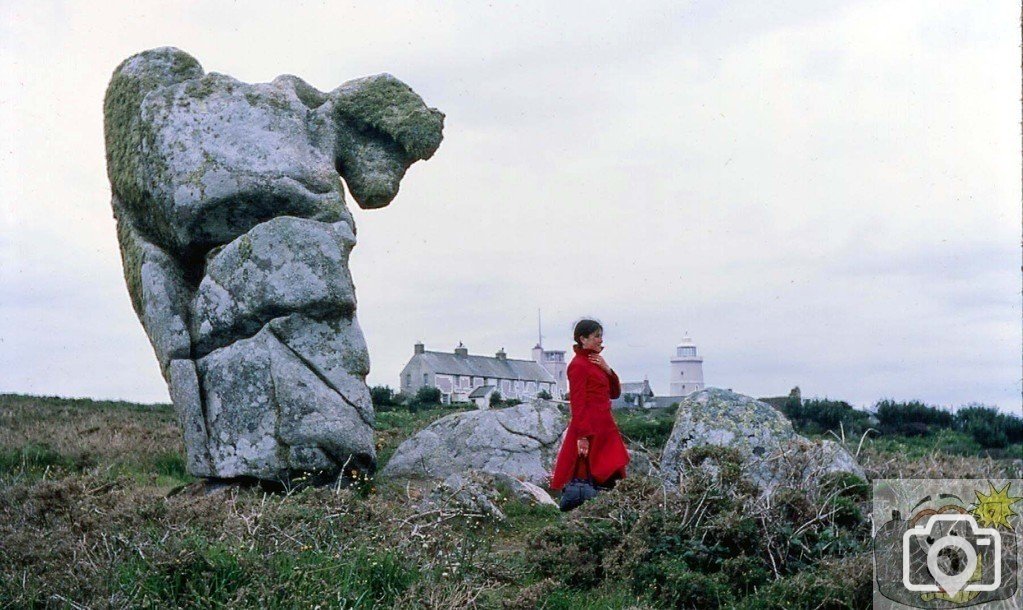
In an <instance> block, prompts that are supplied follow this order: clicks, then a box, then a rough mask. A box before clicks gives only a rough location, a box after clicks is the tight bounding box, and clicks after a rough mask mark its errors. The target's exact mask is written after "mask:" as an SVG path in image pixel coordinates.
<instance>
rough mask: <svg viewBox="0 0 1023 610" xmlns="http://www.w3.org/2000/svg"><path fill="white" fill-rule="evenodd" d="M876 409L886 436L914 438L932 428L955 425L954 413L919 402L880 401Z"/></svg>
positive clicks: (882, 430)
mask: <svg viewBox="0 0 1023 610" xmlns="http://www.w3.org/2000/svg"><path fill="white" fill-rule="evenodd" d="M874 407H875V410H876V414H877V420H878V422H879V426H880V428H881V432H882V433H884V434H904V435H907V436H912V435H914V434H921V433H926V432H927V431H929V429H930V428H951V427H952V425H953V423H954V418H953V416H952V413H950V412H948V411H945V410H942V409H939V408H937V407H931V406H928V405H925V404H924V403H922V402H920V401H919V400H912V401H909V402H895V401H894V400H891V399H887V398H886V399H884V400H879V401H878V402H877V403H876V404H875V405H874ZM921 424H923V426H926V428H924V427H922V426H921Z"/></svg>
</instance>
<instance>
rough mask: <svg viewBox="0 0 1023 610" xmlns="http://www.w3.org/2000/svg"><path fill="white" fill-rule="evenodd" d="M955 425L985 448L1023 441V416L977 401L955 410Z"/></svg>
mask: <svg viewBox="0 0 1023 610" xmlns="http://www.w3.org/2000/svg"><path fill="white" fill-rule="evenodd" d="M955 427H956V428H957V429H959V430H962V431H963V432H965V433H967V434H969V435H970V436H972V437H973V440H975V441H977V443H979V444H980V446H981V447H984V448H985V449H1002V448H1005V447H1007V446H1009V445H1010V444H1013V443H1020V442H1023V418H1019V417H1016V416H1013V415H1008V414H1006V413H1002V412H1000V411H999V410H998V409H997V408H995V407H989V406H986V405H982V404H978V403H971V404H969V405H966V406H965V407H962V408H960V409H959V410H958V411H956V414H955Z"/></svg>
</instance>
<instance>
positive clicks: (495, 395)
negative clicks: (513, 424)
mask: <svg viewBox="0 0 1023 610" xmlns="http://www.w3.org/2000/svg"><path fill="white" fill-rule="evenodd" d="M502 402H504V401H503V400H502V399H501V393H500V392H498V391H497V390H494V391H493V392H491V394H490V406H491V407H500V406H501V403H502Z"/></svg>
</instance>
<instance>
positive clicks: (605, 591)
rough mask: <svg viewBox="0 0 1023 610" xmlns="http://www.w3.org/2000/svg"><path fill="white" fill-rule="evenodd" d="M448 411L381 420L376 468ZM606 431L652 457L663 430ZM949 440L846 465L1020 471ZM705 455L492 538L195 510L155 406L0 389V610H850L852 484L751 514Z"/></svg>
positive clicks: (403, 513)
mask: <svg viewBox="0 0 1023 610" xmlns="http://www.w3.org/2000/svg"><path fill="white" fill-rule="evenodd" d="M450 412H451V410H450V409H443V408H438V409H432V410H424V411H419V412H417V413H414V414H413V413H408V412H402V411H392V412H386V413H379V414H378V437H377V438H378V453H379V455H380V456H381V460H382V462H381V463H383V461H385V460H386V459H387V457H388V456H389V455H391V454H392V453H393V451H394V448H395V447H396V446H397V445H398V444H399V443H400V442H401V441H402V440H404V439H405V438H407V437H408V436H409V435H411V434H413V433H414V432H415V431H416V430H418V429H421V428H422V427H423V426H425V425H426V424H427V423H429V422H430V421H433V420H434V419H436V418H438V417H441V416H443V415H445V414H447V413H450ZM615 417H616V419H617V420H618V421H619V423H620V426H621V429H622V431H623V433H624V434H625V435H626V436H627V437H628V438H629V439H630V440H632V441H634V442H636V443H641V444H642V445H644V446H646V447H648V448H651V449H653V451H652V455H651V457H652V459H653V461H655V462H656V460H657V458H658V455H657V448H658V447H660V446H661V444H663V440H664V439H665V438H667V434H668V433H669V432H670V427H671V414H670V413H663V412H662V413H637V414H624V413H617V412H616V414H615ZM858 440H859V439H856V442H858ZM948 440H949V439H946V438H944V437H935V438H931V439H928V438H925V437H922V438H915V439H912V441H911V442H910V444H904V443H900V442H899V440H898V439H897V438H885V439H883V440H877V441H874V440H867V441H865V442H864V446H863V447H862V450H861V452H860V458H861V462H862V463H863V464H864V466H865V468H866V470H867V472H868V473H869V475H870V476H872V477H892V476H902V477H932V476H934V477H940V476H957V477H961V476H1000V475H1011V476H1020V474H1021V473H1020V472H1019V468H1020V467H1019V465H1018V464H1016V463H1013V462H1011V461H1009V460H996V459H992V458H990V457H988V458H981V457H977V456H974V455H966V454H964V453H968V452H964V451H959V453H957V454H956V455H949V454H946V453H943V452H942V449H941V448H942V447H943V446H945V445H947V444H948ZM928 443H932V444H931V445H930V446H929V445H928ZM850 448H851V449H852V450H853V451H855V450H856V446H855V442H853V441H850ZM960 449H962V447H960ZM690 457H692V458H693V459H694V460H695V461H698V460H699V459H700V458H701V456H700V455H692V456H690ZM704 457H705V456H704ZM713 457H715V458H716V459H718V460H719V462H720V463H722V464H724V465H725V466H726V467H725V468H723V469H722V472H723V475H722V477H721V478H720V479H719V480H707V479H706V477H703V478H700V477H701V476H702V475H700V474H699V473H693V477H692V478H691V479H690V481H689V485H688V486H687V489H686V491H685V492H684V493H682V494H680V495H678V496H667V495H665V494H663V493H662V492H661V489H660V487H659V486H658V485H657V484H656V483H655V482H654V481H651V480H647V479H645V478H643V477H638V476H631V477H630V478H629V479H627V480H625V481H623V482H621V483H620V484H619V486H618V488H617V489H615V490H614V491H613V492H611V493H608V494H603V495H602V496H600V497H599V498H598V499H596V500H594V501H592V502H590V503H588V504H586V505H584V506H583V507H582V508H580V509H578V510H576V511H574V512H572V513H568V514H561V513H559V512H558V511H557V510H556V509H552V508H539V507H531V506H527V505H525V504H521V503H519V502H517V501H516V500H513V499H504V500H503V506H502V509H503V511H504V512H505V513H506V515H507V517H508V519H507V520H506V521H503V522H498V521H494V520H493V519H491V518H489V517H486V516H483V515H477V514H473V513H471V512H469V511H466V510H459V509H454V508H451V507H446V508H442V509H440V510H435V511H426V512H417V510H416V508H415V505H416V501H417V500H418V499H419V498H420V497H421V495H422V494H423V493H424V490H423V489H420V488H418V487H415V486H411V485H410V486H407V487H406V486H400V487H399V486H395V485H392V484H389V483H386V482H380V481H375V480H366V481H364V482H362V483H361V484H359V485H356V486H354V487H351V488H347V489H337V488H330V487H328V488H317V489H305V490H299V491H292V492H290V493H278V494H268V493H264V492H263V491H262V490H260V489H259V488H258V487H254V488H228V489H225V490H222V491H219V492H217V493H212V494H209V495H205V494H203V493H201V491H200V490H199V486H197V485H193V484H192V483H194V480H193V479H192V478H191V477H189V476H188V475H187V474H186V473H185V471H184V460H183V455H182V444H181V435H180V432H179V430H178V427H177V424H176V421H175V418H174V413H173V410H172V409H171V407H170V406H169V405H152V406H144V405H134V404H130V403H121V402H96V401H89V400H67V399H59V398H40V397H28V396H16V395H0V548H2V549H3V552H4V555H5V557H4V559H5V561H4V562H2V563H0V607H44V606H45V607H58V608H59V607H76V606H75V604H78V605H80V606H86V607H126V606H130V607H138V606H142V607H161V608H162V607H196V608H198V607H202V608H208V607H238V608H241V607H270V608H275V607H276V608H284V607H289V608H290V607H310V608H312V607H316V606H320V607H344V608H389V607H399V608H450V607H476V608H501V609H510V608H549V609H556V608H566V609H567V608H573V609H575V608H671V607H698V608H715V607H727V608H849V607H852V608H861V607H869V599H870V558H869V555H868V538H867V536H868V533H869V524H868V523H867V521H866V515H867V514H868V513H869V506H868V505H867V504H866V498H867V497H868V496H867V495H866V490H865V489H864V487H863V486H862V485H861V484H859V482H857V481H850V480H838V479H836V480H833V481H830V482H829V484H828V485H825V486H822V487H821V488H820V489H814V490H803V489H790V490H783V491H782V492H781V493H780V495H778V496H777V497H778V498H779V501H778V502H775V503H774V504H773V505H772V506H770V507H767V506H764V505H762V504H759V503H757V502H755V500H754V496H753V494H752V492H751V490H749V489H748V488H747V487H746V486H745V485H744V484H743V483H742V481H741V480H740V479H738V478H736V477H734V476H729V473H730V472H732V470H731V469H730V467H729V464H733V463H734V459H735V456H734V455H731V454H729V453H728V452H727V451H719V452H717V453H716V454H715V455H714V456H713ZM701 472H702V471H701Z"/></svg>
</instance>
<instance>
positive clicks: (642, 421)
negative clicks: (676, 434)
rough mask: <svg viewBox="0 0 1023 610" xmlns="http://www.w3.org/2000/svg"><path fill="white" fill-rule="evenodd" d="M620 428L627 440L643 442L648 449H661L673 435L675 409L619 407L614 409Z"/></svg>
mask: <svg viewBox="0 0 1023 610" xmlns="http://www.w3.org/2000/svg"><path fill="white" fill-rule="evenodd" d="M614 418H615V422H616V423H617V424H618V429H619V431H621V433H622V434H623V435H624V436H625V437H626V440H627V441H634V442H639V443H642V445H643V446H644V447H646V448H647V449H654V450H660V449H661V448H662V447H664V443H666V442H667V441H668V436H670V435H671V428H672V426H673V425H674V423H675V412H674V410H673V409H651V410H649V411H647V410H640V409H619V410H616V411H614Z"/></svg>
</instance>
